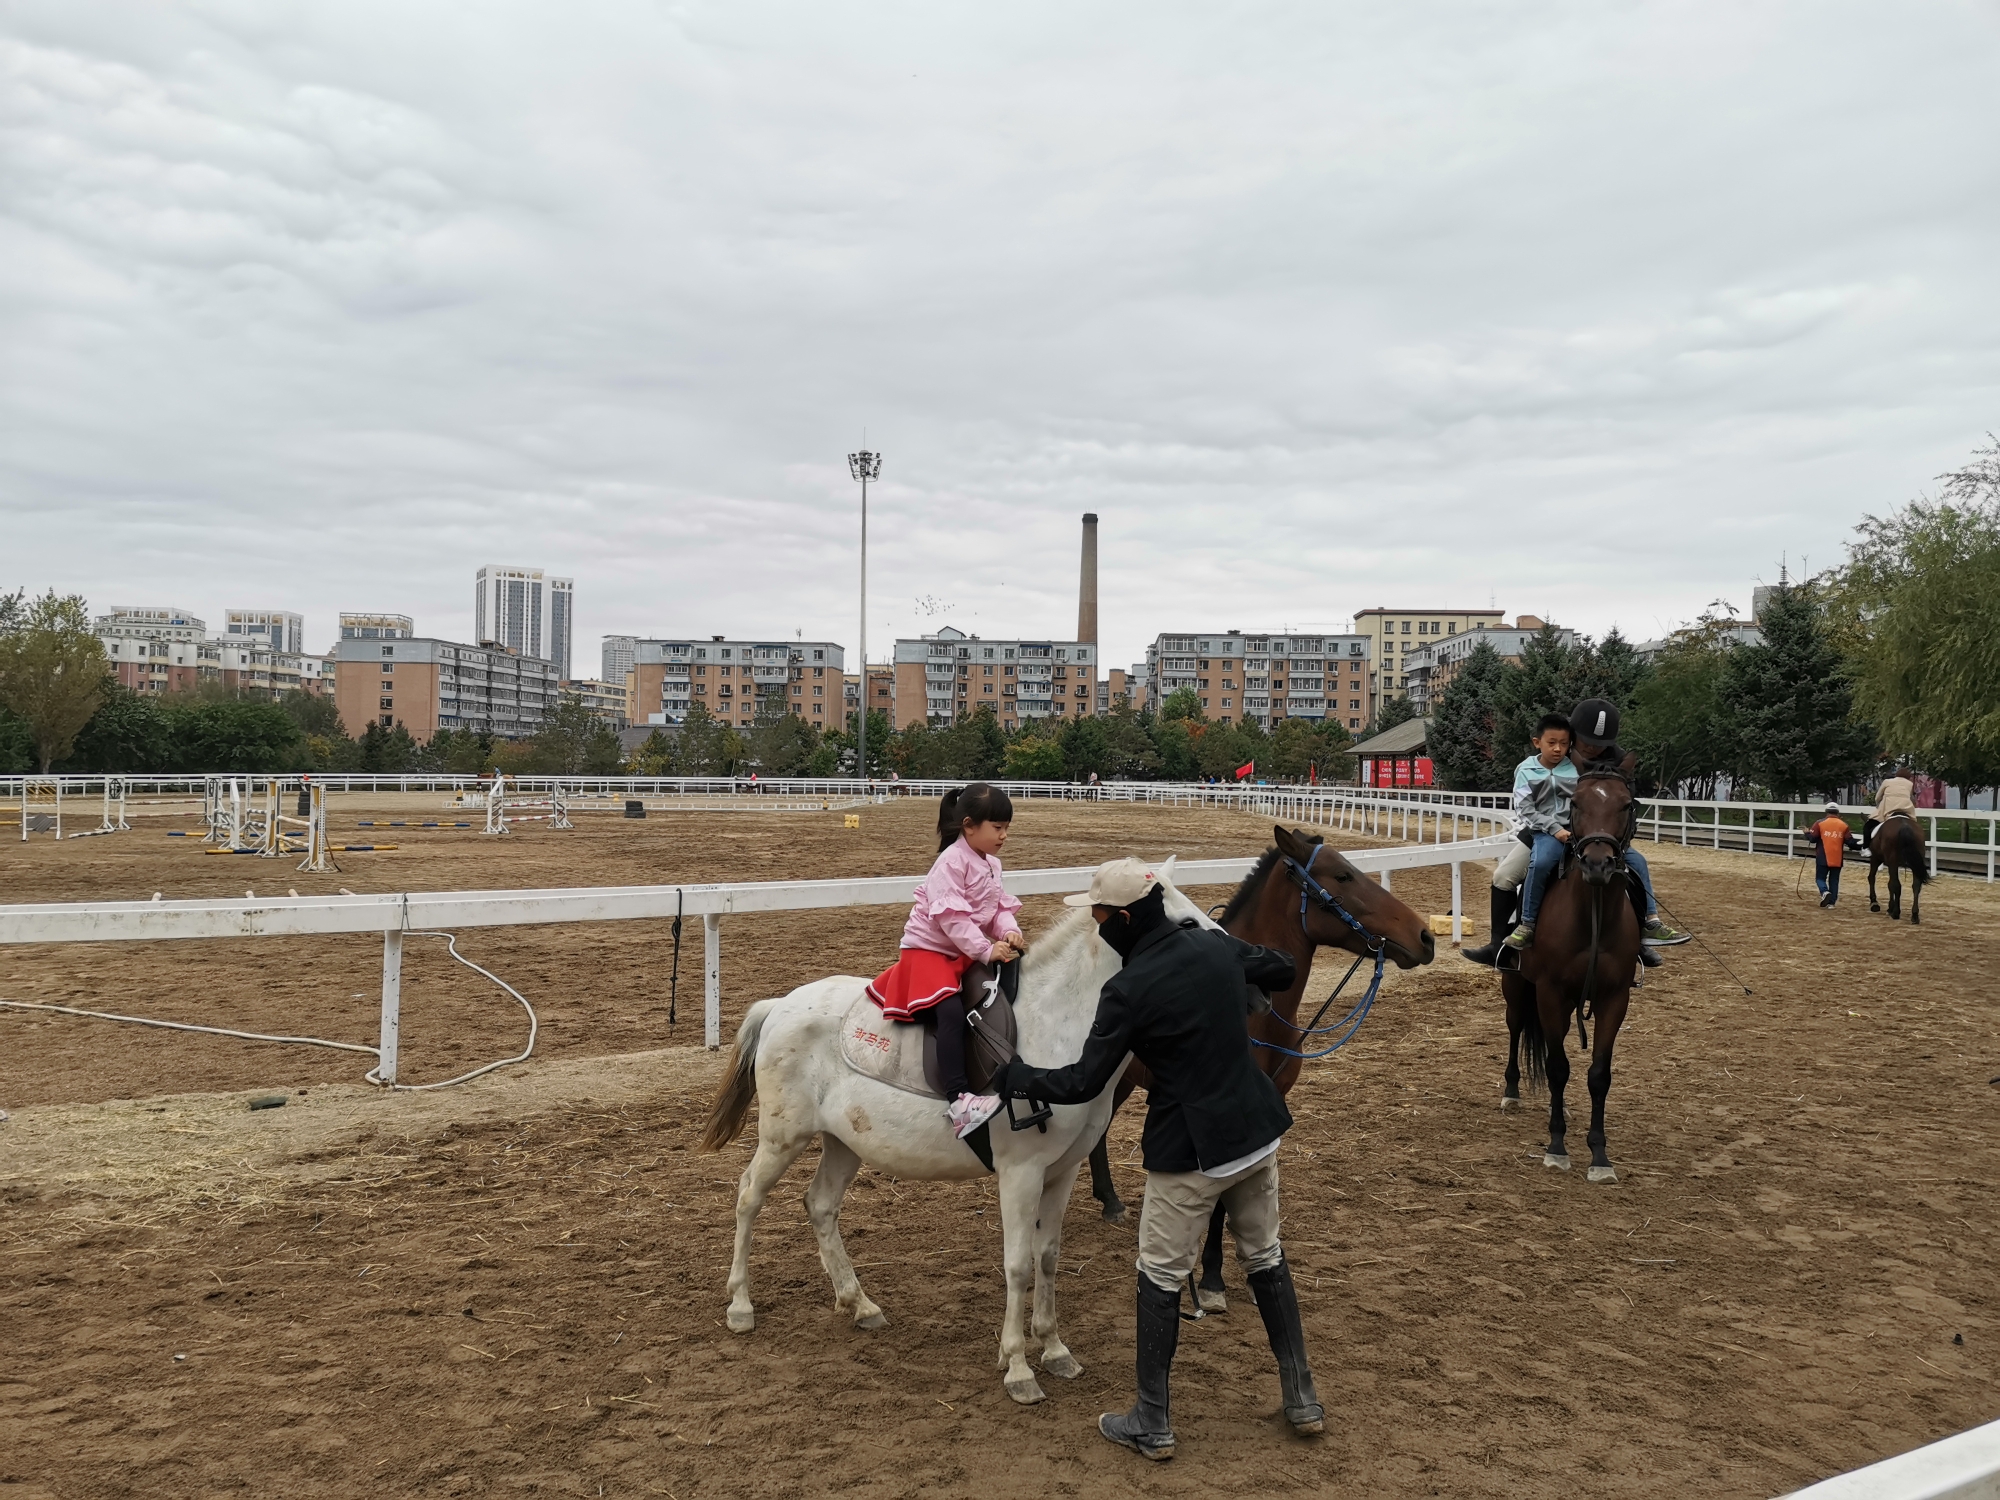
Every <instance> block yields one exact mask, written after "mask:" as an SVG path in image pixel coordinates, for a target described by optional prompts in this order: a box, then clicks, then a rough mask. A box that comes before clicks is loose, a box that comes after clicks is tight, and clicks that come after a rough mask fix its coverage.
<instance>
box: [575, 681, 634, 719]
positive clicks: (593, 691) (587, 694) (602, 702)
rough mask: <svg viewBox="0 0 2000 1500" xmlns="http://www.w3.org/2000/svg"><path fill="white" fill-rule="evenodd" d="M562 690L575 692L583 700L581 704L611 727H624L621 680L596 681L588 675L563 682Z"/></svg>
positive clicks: (623, 685) (623, 698)
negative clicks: (614, 681)
mask: <svg viewBox="0 0 2000 1500" xmlns="http://www.w3.org/2000/svg"><path fill="white" fill-rule="evenodd" d="M563 691H564V692H567V693H575V694H576V695H577V696H578V697H579V698H581V699H582V700H583V706H584V707H585V708H587V709H589V710H590V711H591V712H592V713H593V714H595V715H596V716H597V717H598V718H599V719H601V720H603V721H604V722H605V723H606V724H609V725H610V726H611V727H612V728H613V729H623V728H624V727H625V723H626V720H625V684H624V683H622V682H616V683H613V682H598V681H595V680H593V679H591V678H589V677H579V678H578V679H577V680H576V681H574V682H566V683H564V684H563Z"/></svg>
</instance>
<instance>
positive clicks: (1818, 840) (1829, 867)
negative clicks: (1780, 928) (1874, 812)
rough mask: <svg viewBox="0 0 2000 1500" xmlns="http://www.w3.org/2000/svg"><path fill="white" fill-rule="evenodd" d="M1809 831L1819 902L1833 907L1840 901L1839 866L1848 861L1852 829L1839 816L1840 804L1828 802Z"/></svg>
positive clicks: (1814, 879) (1814, 881) (1814, 878)
mask: <svg viewBox="0 0 2000 1500" xmlns="http://www.w3.org/2000/svg"><path fill="white" fill-rule="evenodd" d="M1806 832H1807V833H1808V834H1809V835H1811V837H1812V841H1813V884H1814V885H1816V886H1818V887H1819V904H1820V905H1821V906H1824V907H1830V906H1832V905H1833V904H1834V903H1835V902H1837V901H1839V900H1840V869H1841V866H1842V865H1843V864H1844V863H1845V862H1846V856H1847V839H1848V835H1849V834H1850V833H1851V832H1852V830H1851V829H1849V827H1848V826H1847V820H1846V819H1845V818H1843V817H1841V815H1840V804H1839V803H1838V802H1829V803H1827V805H1826V816H1825V817H1823V818H1821V819H1820V820H1819V821H1818V822H1817V823H1815V824H1813V825H1812V827H1810V828H1808V829H1807V830H1806Z"/></svg>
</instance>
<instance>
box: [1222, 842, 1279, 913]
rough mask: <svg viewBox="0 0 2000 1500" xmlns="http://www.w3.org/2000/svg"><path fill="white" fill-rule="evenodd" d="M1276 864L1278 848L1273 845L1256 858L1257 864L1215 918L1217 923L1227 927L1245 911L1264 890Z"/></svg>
mask: <svg viewBox="0 0 2000 1500" xmlns="http://www.w3.org/2000/svg"><path fill="white" fill-rule="evenodd" d="M1277 863H1278V846H1277V845H1276V844H1273V845H1272V846H1271V847H1270V848H1268V849H1266V850H1265V851H1264V852H1263V853H1262V854H1260V855H1258V856H1257V863H1256V864H1255V865H1254V866H1252V867H1251V870H1250V873H1249V874H1248V875H1245V876H1244V877H1243V883H1242V884H1241V885H1239V886H1237V887H1236V894H1235V895H1233V896H1231V897H1230V898H1229V904H1228V905H1227V906H1225V907H1223V908H1222V915H1221V916H1220V917H1218V918H1216V920H1217V922H1218V923H1220V924H1221V925H1222V926H1224V927H1227V926H1228V925H1229V924H1230V923H1231V922H1233V921H1235V920H1236V919H1237V917H1239V916H1241V915H1242V914H1243V913H1244V912H1245V911H1247V910H1248V909H1249V907H1250V903H1251V902H1252V901H1255V900H1256V899H1257V893H1258V892H1259V891H1261V890H1263V889H1264V882H1265V881H1266V880H1268V879H1269V878H1270V875H1271V871H1272V870H1273V869H1274V868H1275V867H1276V866H1277Z"/></svg>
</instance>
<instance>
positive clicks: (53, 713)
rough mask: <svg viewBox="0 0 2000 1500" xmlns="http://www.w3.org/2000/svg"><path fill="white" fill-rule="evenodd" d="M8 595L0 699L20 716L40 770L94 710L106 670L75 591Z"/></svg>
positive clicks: (65, 748)
mask: <svg viewBox="0 0 2000 1500" xmlns="http://www.w3.org/2000/svg"><path fill="white" fill-rule="evenodd" d="M12 599H13V603H12V606H11V607H10V608H9V609H7V610H6V611H5V614H4V619H5V620H6V621H7V622H8V628H7V629H6V630H5V633H4V634H0V704H4V705H6V707H7V708H8V709H9V710H11V711H12V712H13V713H15V714H16V715H18V716H19V717H20V718H21V719H23V720H24V721H26V723H27V726H28V733H29V736H30V738H31V740H32V742H33V744H34V753H35V762H36V769H37V770H40V771H46V770H48V769H49V767H51V766H52V765H54V764H55V763H56V762H57V761H59V760H61V759H63V758H64V757H65V756H67V755H68V754H69V751H70V746H71V745H73V744H74V743H75V742H76V737H77V734H78V732H79V731H80V730H82V728H83V726H84V725H85V724H88V723H89V722H90V716H91V715H92V714H94V713H96V712H97V706H98V705H99V704H100V703H102V702H103V701H104V696H105V692H106V690H107V689H108V687H109V685H110V681H111V669H110V664H109V662H108V661H107V659H106V657H105V655H104V647H103V645H102V644H100V643H99V641H98V639H97V636H96V635H95V634H94V633H93V632H92V631H91V628H90V611H89V609H88V608H87V607H86V606H85V604H84V602H83V599H82V597H81V596H80V595H77V594H68V595H58V594H57V593H56V592H55V590H54V589H51V590H49V592H48V593H46V594H44V595H43V596H42V597H41V598H39V599H37V600H35V601H34V602H33V603H30V604H26V605H23V604H22V602H21V597H20V595H18V594H17V595H14V596H12Z"/></svg>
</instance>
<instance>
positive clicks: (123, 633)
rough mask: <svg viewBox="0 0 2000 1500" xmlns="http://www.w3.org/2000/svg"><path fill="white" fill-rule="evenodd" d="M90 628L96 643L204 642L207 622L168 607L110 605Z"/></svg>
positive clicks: (93, 620) (206, 633)
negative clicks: (119, 640)
mask: <svg viewBox="0 0 2000 1500" xmlns="http://www.w3.org/2000/svg"><path fill="white" fill-rule="evenodd" d="M90 628H91V630H92V631H93V632H95V634H96V635H97V637H98V639H100V640H112V639H125V640H135V641H205V640H207V639H208V622H207V621H206V620H204V619H202V618H201V617H200V616H198V615H192V614H189V613H188V612H187V611H186V610H184V609H175V608H173V607H172V606H171V605H150V604H114V605H112V606H111V610H110V612H109V613H108V614H101V615H98V616H96V617H95V618H94V619H92V620H91V622H90Z"/></svg>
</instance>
